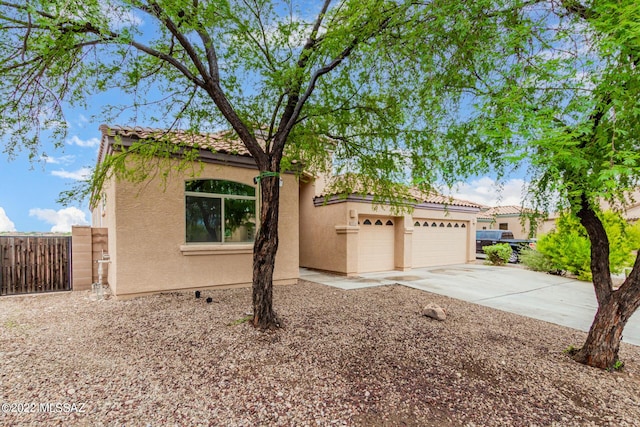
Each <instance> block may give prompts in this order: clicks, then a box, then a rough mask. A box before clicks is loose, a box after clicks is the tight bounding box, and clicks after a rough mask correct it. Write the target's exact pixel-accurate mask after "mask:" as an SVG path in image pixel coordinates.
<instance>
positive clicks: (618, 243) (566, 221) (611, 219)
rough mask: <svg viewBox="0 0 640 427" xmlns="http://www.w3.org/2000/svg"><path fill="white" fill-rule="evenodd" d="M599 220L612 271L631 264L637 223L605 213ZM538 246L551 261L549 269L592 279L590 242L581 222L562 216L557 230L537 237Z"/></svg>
mask: <svg viewBox="0 0 640 427" xmlns="http://www.w3.org/2000/svg"><path fill="white" fill-rule="evenodd" d="M600 219H601V220H602V223H603V225H604V228H605V230H606V232H607V236H608V237H609V248H610V253H609V263H610V268H611V272H612V273H620V272H621V271H622V269H623V268H625V267H629V266H631V265H632V263H633V260H634V258H635V256H634V250H637V249H638V247H639V246H640V224H636V225H635V226H631V225H629V224H628V223H627V222H626V221H625V220H624V219H623V218H622V216H621V215H620V214H618V213H615V212H604V213H602V214H600ZM537 249H538V251H539V252H540V253H542V254H544V255H545V256H546V257H547V259H548V260H549V262H550V263H551V267H552V270H562V271H568V272H570V273H572V274H575V275H576V276H577V277H578V279H580V280H587V281H590V280H592V276H591V242H590V241H589V237H588V236H587V232H586V230H585V229H584V227H582V225H581V224H580V221H579V220H578V219H577V218H575V217H574V216H571V215H566V214H565V215H562V216H561V217H560V218H558V220H557V222H556V229H555V230H553V231H552V232H550V233H549V234H547V235H544V236H542V237H540V239H539V240H538V243H537Z"/></svg>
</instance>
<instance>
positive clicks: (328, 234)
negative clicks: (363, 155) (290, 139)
mask: <svg viewBox="0 0 640 427" xmlns="http://www.w3.org/2000/svg"><path fill="white" fill-rule="evenodd" d="M326 187H327V186H326V181H325V180H322V179H316V180H311V181H310V182H306V183H305V182H302V183H301V184H300V265H301V266H303V267H309V268H313V269H318V270H325V271H331V272H337V273H340V274H345V275H347V276H355V275H358V274H360V273H367V272H374V271H386V270H399V271H407V270H411V269H412V268H420V267H430V266H437V265H448V264H464V263H467V262H473V261H474V260H475V231H476V215H477V213H478V210H479V208H478V205H476V204H473V203H471V202H465V201H461V200H456V199H453V198H449V197H444V196H441V195H437V194H426V195H424V194H418V193H417V194H415V197H416V198H415V199H414V200H413V201H411V203H410V204H411V207H412V208H413V210H412V211H411V212H410V213H394V212H393V209H391V207H390V206H386V205H382V206H379V205H378V206H376V205H374V204H373V203H372V201H373V195H372V194H356V193H354V194H350V195H348V196H347V197H346V198H345V197H339V196H337V195H331V194H327V193H326V192H325V190H326Z"/></svg>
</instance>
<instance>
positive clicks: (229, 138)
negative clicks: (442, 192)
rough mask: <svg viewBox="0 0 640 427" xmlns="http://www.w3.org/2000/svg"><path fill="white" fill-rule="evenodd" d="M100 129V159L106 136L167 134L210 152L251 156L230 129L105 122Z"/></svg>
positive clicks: (145, 136) (142, 137)
mask: <svg viewBox="0 0 640 427" xmlns="http://www.w3.org/2000/svg"><path fill="white" fill-rule="evenodd" d="M100 131H101V132H102V144H100V152H99V154H98V159H102V154H103V151H104V150H105V147H104V145H106V139H107V137H115V136H120V137H124V138H133V139H147V138H160V137H164V136H168V137H169V138H170V140H171V141H173V142H176V143H178V144H183V145H187V146H190V147H197V148H201V149H205V150H210V151H212V152H218V153H226V154H234V155H237V156H246V157H251V154H250V153H249V151H248V150H247V148H246V147H245V146H244V144H243V143H242V142H241V141H240V140H239V139H238V137H237V136H236V135H235V134H234V133H233V132H231V131H222V132H217V133H193V132H187V131H183V130H171V131H167V130H166V129H156V128H146V127H140V126H136V127H131V126H118V125H106V124H103V125H101V126H100Z"/></svg>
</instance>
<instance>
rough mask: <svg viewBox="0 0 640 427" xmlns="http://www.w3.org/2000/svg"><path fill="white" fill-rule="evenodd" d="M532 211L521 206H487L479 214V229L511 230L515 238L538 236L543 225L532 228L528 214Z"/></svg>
mask: <svg viewBox="0 0 640 427" xmlns="http://www.w3.org/2000/svg"><path fill="white" fill-rule="evenodd" d="M528 213H530V211H528V210H527V209H525V208H522V207H521V206H496V207H492V208H486V209H484V210H482V211H481V212H480V213H479V214H478V230H511V231H512V232H513V237H514V238H515V239H528V238H531V237H536V236H537V235H538V233H539V232H540V231H541V227H540V226H539V227H537V228H536V229H535V230H531V227H530V224H529V220H528V219H527V218H526V215H527V214H528Z"/></svg>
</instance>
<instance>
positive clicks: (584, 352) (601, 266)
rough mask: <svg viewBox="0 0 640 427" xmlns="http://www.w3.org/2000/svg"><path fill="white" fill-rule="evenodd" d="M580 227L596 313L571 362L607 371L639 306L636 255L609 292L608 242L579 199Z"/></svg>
mask: <svg viewBox="0 0 640 427" xmlns="http://www.w3.org/2000/svg"><path fill="white" fill-rule="evenodd" d="M578 218H580V223H581V224H582V225H583V227H584V228H585V229H586V230H587V234H588V235H589V240H590V242H591V273H592V276H593V286H594V289H595V293H596V299H597V300H598V311H597V313H596V316H595V318H594V320H593V323H592V324H591V328H590V329H589V335H588V336H587V340H586V342H585V343H584V345H583V346H582V348H581V349H580V350H578V351H577V352H576V354H575V355H574V356H573V358H574V360H576V361H577V362H580V363H583V364H585V365H589V366H593V367H596V368H600V369H611V368H613V367H614V366H615V364H616V362H618V351H619V350H620V341H621V340H622V331H623V330H624V327H625V325H626V324H627V321H628V320H629V318H630V317H631V316H632V315H633V313H634V312H635V311H636V309H637V308H638V306H640V255H638V256H637V257H636V262H635V265H634V267H633V270H632V271H631V274H630V275H629V277H627V279H626V280H625V281H624V283H623V284H622V286H620V288H619V289H617V290H614V289H613V283H612V281H611V272H610V265H609V239H608V236H607V233H606V231H605V229H604V226H603V224H602V221H600V218H598V216H597V215H596V212H595V211H594V210H593V208H592V207H591V206H590V204H589V203H588V201H587V199H586V197H585V196H584V195H582V197H581V200H580V209H579V211H578Z"/></svg>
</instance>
